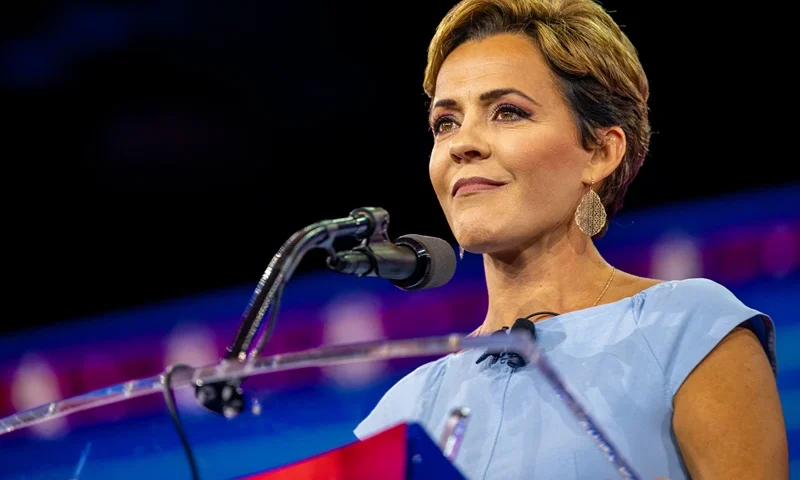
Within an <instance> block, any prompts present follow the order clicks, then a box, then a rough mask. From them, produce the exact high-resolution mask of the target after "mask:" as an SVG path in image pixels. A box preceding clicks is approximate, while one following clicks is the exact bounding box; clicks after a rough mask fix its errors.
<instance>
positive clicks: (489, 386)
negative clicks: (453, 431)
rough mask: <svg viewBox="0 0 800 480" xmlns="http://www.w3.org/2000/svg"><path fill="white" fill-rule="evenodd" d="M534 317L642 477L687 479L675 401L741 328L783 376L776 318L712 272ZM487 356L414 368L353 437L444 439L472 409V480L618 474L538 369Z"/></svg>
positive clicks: (577, 394)
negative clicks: (410, 431)
mask: <svg viewBox="0 0 800 480" xmlns="http://www.w3.org/2000/svg"><path fill="white" fill-rule="evenodd" d="M535 325H536V343H537V345H538V346H539V347H540V349H541V350H542V351H543V352H544V355H545V356H546V357H547V359H548V360H549V363H550V364H551V365H552V366H553V368H554V369H555V370H556V372H557V373H558V374H559V375H560V377H561V379H562V380H563V381H564V383H565V384H566V385H567V388H568V390H569V391H570V392H571V393H572V395H573V396H574V398H575V399H576V400H577V401H578V402H579V403H580V405H581V406H582V407H583V408H584V409H585V410H586V411H587V413H588V414H589V415H590V416H591V417H592V418H593V419H594V420H595V422H596V423H597V424H598V426H599V427H600V429H601V430H602V431H603V432H604V433H605V434H606V435H607V437H608V439H609V440H610V441H611V443H612V444H613V445H614V446H615V447H616V448H617V449H618V453H619V454H620V455H621V456H622V457H623V458H625V459H626V460H627V461H628V463H629V465H630V466H631V467H632V468H633V470H634V471H635V472H636V473H638V474H639V475H640V476H641V477H642V478H644V479H653V478H656V477H667V478H669V479H670V480H680V479H685V478H689V474H688V472H687V471H686V468H685V465H684V463H683V461H682V458H681V454H680V451H679V449H678V445H677V443H676V440H675V437H674V432H673V428H672V416H673V406H672V400H673V397H674V395H675V394H676V392H677V391H678V389H679V388H680V386H681V384H682V383H683V381H684V380H685V379H686V377H687V376H688V375H689V374H690V373H691V372H692V370H693V369H694V368H695V366H697V365H698V364H699V363H700V361H702V360H703V358H704V357H705V356H706V355H707V354H708V353H709V352H710V351H711V350H712V349H713V348H714V347H715V346H716V345H717V344H718V343H719V342H720V341H721V340H722V339H723V338H724V337H725V336H726V335H727V334H728V333H730V332H731V331H732V330H733V329H734V328H736V327H737V326H744V327H747V328H750V329H751V330H753V332H754V333H755V334H756V335H757V336H758V338H759V340H760V341H761V344H762V346H763V347H764V351H765V354H766V355H767V356H768V359H769V361H770V364H771V365H772V369H773V372H774V373H776V374H777V361H776V357H775V329H774V325H773V322H772V320H771V319H770V318H769V317H768V316H767V315H764V314H762V313H761V312H758V311H756V310H753V309H752V308H749V307H747V306H746V305H744V304H743V303H742V302H741V301H740V300H739V299H737V298H736V297H735V296H734V295H733V294H732V293H731V292H730V291H729V290H728V289H726V288H725V287H723V286H721V285H720V284H718V283H716V282H713V281H711V280H708V279H688V280H676V281H668V282H663V283H659V284H657V285H655V286H652V287H650V288H648V289H646V290H643V291H641V292H639V293H638V294H636V295H634V296H632V297H628V298H625V299H622V300H619V301H617V302H614V303H609V304H604V305H599V306H596V307H592V308H588V309H585V310H580V311H575V312H570V313H566V314H562V315H559V316H556V317H551V318H548V319H545V320H541V321H537V322H536V324H535ZM482 353H483V352H482V351H476V350H466V351H464V352H460V353H457V354H451V355H447V356H445V357H443V358H440V359H438V360H435V361H433V362H430V363H427V364H425V365H422V366H421V367H419V368H417V369H416V370H414V371H413V372H411V373H410V374H408V375H407V376H405V377H404V378H402V379H401V380H400V381H399V382H397V383H396V384H395V385H394V386H392V388H391V389H389V391H388V392H387V393H386V394H385V395H384V396H383V398H382V399H381V400H380V401H379V403H378V405H377V406H376V407H375V408H374V409H373V411H372V412H371V413H370V414H369V415H368V416H367V418H366V419H364V420H363V421H362V422H361V423H360V424H359V425H358V427H357V428H356V429H355V432H354V433H355V434H356V436H357V437H359V438H365V437H367V436H370V435H372V434H374V433H378V432H379V431H382V430H384V429H386V428H388V427H391V426H392V425H395V424H397V423H402V422H415V423H419V424H420V425H421V426H422V427H423V428H424V429H425V430H426V432H427V433H428V434H429V435H430V436H431V438H432V439H433V440H434V441H437V442H438V440H439V437H440V435H441V434H442V431H443V430H444V428H445V422H446V421H447V417H448V415H449V412H450V411H451V410H452V409H454V408H457V407H467V408H469V410H470V416H469V419H468V423H467V427H466V432H465V434H464V437H463V440H462V443H461V445H460V448H459V450H458V454H457V456H456V458H455V466H456V467H457V468H458V469H459V470H460V471H461V473H462V474H463V475H464V476H465V477H466V478H468V479H503V480H506V479H518V478H526V479H527V478H547V479H550V478H558V479H564V480H566V479H584V478H592V479H595V478H596V479H604V478H619V473H617V472H616V470H615V469H614V466H613V465H612V464H611V463H610V462H609V461H608V460H607V459H606V457H605V456H604V455H603V454H602V452H601V451H600V450H599V449H598V447H597V446H596V445H595V443H593V441H592V439H591V438H590V437H589V436H588V434H587V433H586V432H585V431H584V430H583V429H582V428H581V427H580V426H579V425H578V423H577V421H576V419H575V417H574V416H573V415H572V414H571V413H570V411H569V410H568V409H567V407H566V406H564V405H563V403H562V402H561V401H560V400H559V399H558V398H557V397H556V395H555V393H554V392H553V391H552V389H551V387H550V386H549V384H547V383H546V382H545V380H544V378H543V377H541V373H539V372H538V371H537V370H536V369H535V367H534V366H532V365H527V366H524V367H522V368H512V367H511V366H510V365H508V364H507V363H505V362H503V361H498V362H496V363H492V362H491V361H490V360H491V359H490V360H487V361H483V362H481V363H480V364H476V360H477V359H478V357H480V356H481V354H482Z"/></svg>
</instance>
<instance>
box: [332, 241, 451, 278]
mask: <svg viewBox="0 0 800 480" xmlns="http://www.w3.org/2000/svg"><path fill="white" fill-rule="evenodd" d="M327 263H328V267H330V268H331V269H332V270H334V271H337V272H339V273H346V274H352V275H357V276H359V277H363V276H367V277H379V278H384V279H387V280H390V281H391V282H392V283H393V284H394V285H395V286H397V287H399V288H401V289H403V290H425V289H428V288H435V287H440V286H442V285H444V284H445V283H447V282H449V281H450V279H451V278H453V275H454V274H455V272H456V254H455V251H453V247H452V246H450V244H449V243H447V242H446V241H444V240H442V239H441V238H437V237H428V236H425V235H413V234H412V235H403V236H402V237H398V238H397V240H395V241H394V243H392V242H390V241H388V240H386V241H380V242H373V243H368V244H365V245H361V246H358V247H356V248H354V249H353V250H347V251H344V252H338V253H335V254H333V255H331V256H330V257H328V262H327Z"/></svg>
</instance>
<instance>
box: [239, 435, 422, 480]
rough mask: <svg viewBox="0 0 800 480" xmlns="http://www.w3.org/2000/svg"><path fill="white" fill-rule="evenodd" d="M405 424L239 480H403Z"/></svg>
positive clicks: (405, 449) (406, 448)
mask: <svg viewBox="0 0 800 480" xmlns="http://www.w3.org/2000/svg"><path fill="white" fill-rule="evenodd" d="M407 438H408V425H406V424H400V425H397V426H395V427H392V428H389V429H387V430H385V431H383V432H380V433H378V434H376V435H374V436H372V437H369V438H366V439H364V440H361V441H356V442H353V443H351V444H348V445H345V446H343V447H339V448H337V449H335V450H331V451H329V452H325V453H323V454H320V455H317V456H314V457H311V458H307V459H305V460H301V461H299V462H295V463H293V464H291V465H287V466H285V467H280V468H277V469H275V470H271V471H269V472H262V473H256V474H253V475H249V476H246V477H242V479H241V480H345V479H347V480H359V479H364V480H374V479H376V478H380V479H383V480H405V479H406V478H408V477H407V472H406V459H407V458H408V444H407Z"/></svg>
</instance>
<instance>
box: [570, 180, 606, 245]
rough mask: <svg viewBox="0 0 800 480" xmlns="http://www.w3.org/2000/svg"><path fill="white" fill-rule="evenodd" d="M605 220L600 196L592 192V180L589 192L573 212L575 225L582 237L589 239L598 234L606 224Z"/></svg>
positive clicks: (604, 209) (604, 211) (604, 210)
mask: <svg viewBox="0 0 800 480" xmlns="http://www.w3.org/2000/svg"><path fill="white" fill-rule="evenodd" d="M606 218H607V216H606V208H605V207H604V206H603V201H602V200H600V196H599V195H598V194H597V192H595V191H594V180H592V184H591V185H589V191H587V192H586V193H585V194H584V195H583V197H582V198H581V203H580V204H578V208H577V210H575V223H576V224H577V225H578V228H579V229H580V230H581V232H583V233H584V235H587V236H588V237H589V238H591V237H594V236H595V235H597V234H598V233H600V230H602V229H603V227H604V226H605V224H606Z"/></svg>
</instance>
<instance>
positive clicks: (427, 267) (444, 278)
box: [392, 234, 456, 290]
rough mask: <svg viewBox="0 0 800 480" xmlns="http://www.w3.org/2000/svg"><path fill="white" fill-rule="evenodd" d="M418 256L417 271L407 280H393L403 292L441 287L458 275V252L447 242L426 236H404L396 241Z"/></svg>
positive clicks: (396, 243)
mask: <svg viewBox="0 0 800 480" xmlns="http://www.w3.org/2000/svg"><path fill="white" fill-rule="evenodd" d="M394 243H395V245H405V246H407V247H410V248H411V249H413V250H414V252H415V253H416V254H417V269H416V271H415V272H414V274H412V275H411V276H410V277H408V278H406V279H405V280H392V283H393V284H395V285H396V286H398V287H400V288H402V289H403V290H425V289H428V288H436V287H441V286H442V285H444V284H445V283H447V282H449V281H450V279H451V278H453V275H454V274H455V273H456V252H455V250H453V247H452V246H451V245H450V244H449V243H447V242H446V241H445V240H442V239H441V238H437V237H428V236H425V235H413V234H412V235H403V236H402V237H398V238H397V240H395V241H394Z"/></svg>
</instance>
